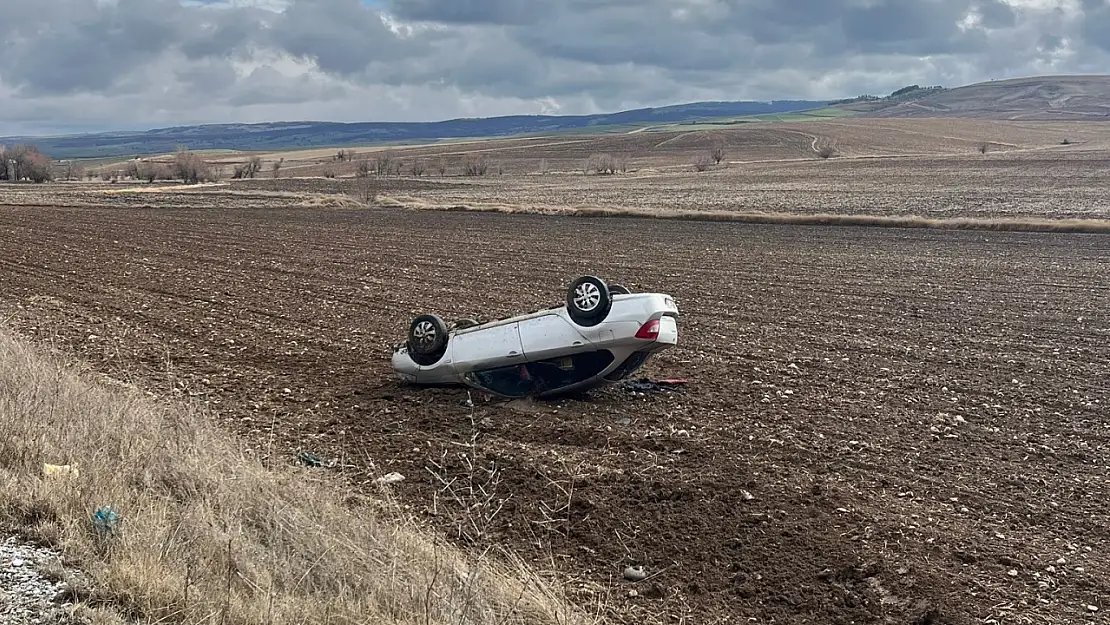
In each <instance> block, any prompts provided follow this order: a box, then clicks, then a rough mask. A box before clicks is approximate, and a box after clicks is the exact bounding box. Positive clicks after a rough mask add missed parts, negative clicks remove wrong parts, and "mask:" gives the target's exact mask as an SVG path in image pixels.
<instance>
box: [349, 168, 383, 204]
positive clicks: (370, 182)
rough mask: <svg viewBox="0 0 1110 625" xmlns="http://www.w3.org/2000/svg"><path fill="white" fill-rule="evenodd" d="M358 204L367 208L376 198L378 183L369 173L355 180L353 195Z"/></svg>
mask: <svg viewBox="0 0 1110 625" xmlns="http://www.w3.org/2000/svg"><path fill="white" fill-rule="evenodd" d="M353 195H354V196H355V197H356V198H357V199H358V201H359V202H361V203H362V204H364V205H366V206H369V205H371V204H373V203H374V200H376V199H377V197H378V181H377V179H376V178H374V177H372V176H370V174H369V172H367V173H366V174H364V175H360V176H357V177H356V178H355V186H354V194H353Z"/></svg>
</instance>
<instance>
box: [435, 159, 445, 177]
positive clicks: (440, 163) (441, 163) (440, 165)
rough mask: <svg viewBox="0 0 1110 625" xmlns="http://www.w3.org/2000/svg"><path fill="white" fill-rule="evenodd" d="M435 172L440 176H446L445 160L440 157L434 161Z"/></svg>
mask: <svg viewBox="0 0 1110 625" xmlns="http://www.w3.org/2000/svg"><path fill="white" fill-rule="evenodd" d="M436 171H437V172H439V175H440V176H444V175H446V174H447V159H445V158H443V157H442V156H441V157H439V159H438V160H436Z"/></svg>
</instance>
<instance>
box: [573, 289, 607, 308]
mask: <svg viewBox="0 0 1110 625" xmlns="http://www.w3.org/2000/svg"><path fill="white" fill-rule="evenodd" d="M600 303H601V289H598V288H597V285H595V284H593V283H591V282H586V283H583V284H579V285H578V288H576V289H575V290H574V305H575V306H577V307H578V309H579V310H582V311H585V312H589V311H591V310H593V309H595V308H597V306H598V304H600Z"/></svg>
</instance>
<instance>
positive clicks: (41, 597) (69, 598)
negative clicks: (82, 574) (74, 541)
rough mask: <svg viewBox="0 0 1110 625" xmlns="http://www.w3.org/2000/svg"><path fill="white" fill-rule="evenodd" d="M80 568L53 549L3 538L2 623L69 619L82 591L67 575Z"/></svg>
mask: <svg viewBox="0 0 1110 625" xmlns="http://www.w3.org/2000/svg"><path fill="white" fill-rule="evenodd" d="M78 576H79V573H78V572H77V571H73V570H71V569H68V568H65V567H64V566H63V565H62V559H61V555H60V554H59V553H58V552H56V551H53V550H51V549H45V548H42V547H35V546H32V545H28V544H26V543H24V542H21V541H20V540H18V539H16V538H5V539H0V623H3V624H4V625H47V624H54V623H59V622H66V621H67V620H68V616H69V614H70V608H71V607H72V606H73V605H74V603H75V602H76V601H78V600H80V598H81V597H80V596H79V595H80V593H79V592H77V591H76V589H75V588H74V587H71V586H70V584H69V583H68V582H67V579H76V578H77V577H78Z"/></svg>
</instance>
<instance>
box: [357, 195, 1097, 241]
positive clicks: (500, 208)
mask: <svg viewBox="0 0 1110 625" xmlns="http://www.w3.org/2000/svg"><path fill="white" fill-rule="evenodd" d="M377 204H378V205H379V206H384V207H386V208H399V209H407V210H433V211H457V212H481V213H509V214H522V215H562V216H568V217H612V218H620V217H625V218H640V219H675V220H681V221H715V222H730V223H748V224H791V225H797V226H861V227H875V228H927V229H933V230H993V231H999V232H1072V233H1104V234H1105V233H1110V220H1106V219H1045V218H1035V217H1025V218H1017V217H1015V218H1007V217H992V218H974V217H952V218H946V219H935V218H929V217H920V216H917V215H850V214H833V213H816V214H804V213H747V212H741V211H727V210H718V211H696V210H653V209H645V208H603V207H574V206H528V205H519V204H493V203H491V204H478V203H459V204H436V203H432V202H426V201H424V200H421V199H418V198H410V197H386V196H379V197H378V198H377Z"/></svg>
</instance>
